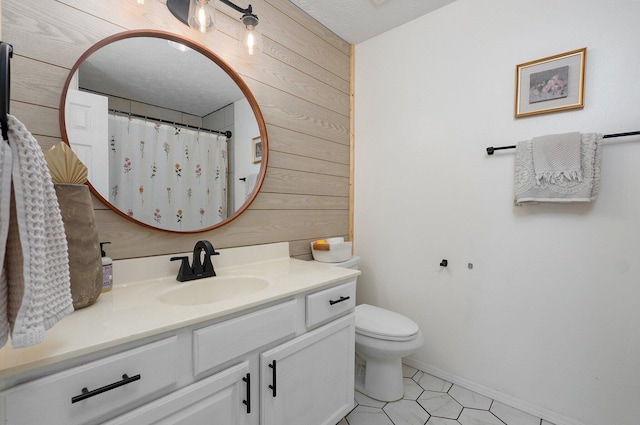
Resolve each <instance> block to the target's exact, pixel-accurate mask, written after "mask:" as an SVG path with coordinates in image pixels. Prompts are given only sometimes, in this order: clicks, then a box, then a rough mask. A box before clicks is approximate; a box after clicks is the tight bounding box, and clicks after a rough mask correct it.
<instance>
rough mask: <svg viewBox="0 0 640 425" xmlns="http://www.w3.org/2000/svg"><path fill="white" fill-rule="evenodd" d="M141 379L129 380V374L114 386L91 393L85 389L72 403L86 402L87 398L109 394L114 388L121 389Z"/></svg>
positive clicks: (110, 385)
mask: <svg viewBox="0 0 640 425" xmlns="http://www.w3.org/2000/svg"><path fill="white" fill-rule="evenodd" d="M139 379H140V375H136V376H132V377H131V378H129V376H127V374H126V373H125V374H124V375H122V381H119V382H114V383H113V384H109V385H105V386H104V387H100V388H98V389H95V390H92V391H89V390H88V389H87V387H84V388H83V389H82V394H80V395H77V396H75V397H71V403H77V402H78V401H82V400H84V399H86V398H89V397H93V396H94V395H98V394H102V393H104V392H107V391H111V390H112V389H114V388H118V387H121V386H123V385H127V384H130V383H131V382H133V381H137V380H139Z"/></svg>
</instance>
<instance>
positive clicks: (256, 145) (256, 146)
mask: <svg viewBox="0 0 640 425" xmlns="http://www.w3.org/2000/svg"><path fill="white" fill-rule="evenodd" d="M251 152H252V155H253V163H254V164H257V163H258V162H260V161H262V139H261V138H260V136H258V137H254V138H253V139H251Z"/></svg>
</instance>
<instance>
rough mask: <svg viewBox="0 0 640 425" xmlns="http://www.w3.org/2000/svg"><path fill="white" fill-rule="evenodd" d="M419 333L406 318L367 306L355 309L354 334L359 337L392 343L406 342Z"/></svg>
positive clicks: (415, 325) (414, 324)
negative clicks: (363, 336)
mask: <svg viewBox="0 0 640 425" xmlns="http://www.w3.org/2000/svg"><path fill="white" fill-rule="evenodd" d="M419 331H420V328H418V325H417V324H416V323H415V322H414V321H413V320H411V319H409V318H408V317H405V316H403V315H401V314H398V313H394V312H393V311H389V310H385V309H383V308H380V307H375V306H372V305H368V304H360V305H359V306H357V307H356V332H357V333H359V334H360V335H365V336H369V337H372V338H378V339H387V340H393V341H407V340H410V339H413V338H415V336H416V335H417V334H418V332H419Z"/></svg>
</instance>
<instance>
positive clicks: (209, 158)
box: [109, 114, 228, 232]
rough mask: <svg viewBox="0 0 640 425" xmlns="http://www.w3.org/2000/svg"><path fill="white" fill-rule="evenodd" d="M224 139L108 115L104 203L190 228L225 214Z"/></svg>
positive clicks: (154, 222) (167, 225) (157, 223)
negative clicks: (107, 177)
mask: <svg viewBox="0 0 640 425" xmlns="http://www.w3.org/2000/svg"><path fill="white" fill-rule="evenodd" d="M226 141H227V138H226V137H225V136H222V135H218V134H215V133H209V132H205V131H199V130H192V129H189V128H185V127H181V126H174V125H171V124H165V123H158V122H154V121H147V120H145V119H140V118H132V117H128V116H120V115H116V114H110V115H109V143H110V151H109V162H110V164H109V174H110V175H109V188H110V193H109V202H111V203H112V204H113V205H115V206H117V207H118V208H120V210H121V211H125V212H126V213H127V214H128V215H129V216H131V217H132V218H134V219H135V220H138V221H140V222H143V223H146V224H149V225H151V226H154V227H161V228H163V229H167V230H173V231H177V232H180V231H183V232H184V231H192V230H198V229H203V228H207V227H211V226H213V225H215V224H217V223H219V222H220V221H222V220H224V219H225V218H226V216H227V213H226V211H227V175H228V169H227V147H226Z"/></svg>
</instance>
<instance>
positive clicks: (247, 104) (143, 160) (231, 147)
mask: <svg viewBox="0 0 640 425" xmlns="http://www.w3.org/2000/svg"><path fill="white" fill-rule="evenodd" d="M60 127H61V131H62V138H63V140H64V141H65V142H67V143H68V144H69V145H70V146H71V148H72V149H73V151H74V152H75V153H76V155H78V157H79V158H80V160H81V161H82V162H83V163H84V164H85V165H86V166H87V168H88V170H89V187H90V189H91V191H92V192H93V193H94V194H95V195H96V196H97V197H98V198H99V199H100V200H101V201H102V202H104V203H105V204H106V205H107V206H109V207H110V208H111V209H112V210H114V211H115V212H117V213H118V214H120V215H121V216H123V217H125V218H127V219H129V220H131V221H133V222H136V223H138V224H141V225H143V226H147V227H151V228H155V229H160V230H166V231H170V232H185V233H194V232H201V231H205V230H210V229H214V228H216V227H219V226H222V225H223V224H225V223H228V222H230V221H231V220H233V219H235V218H236V217H238V216H239V215H240V214H241V213H242V212H243V211H244V210H245V209H247V207H248V206H249V205H250V204H251V202H252V201H253V199H254V198H255V196H256V195H257V193H258V191H259V189H260V186H261V185H262V181H263V179H264V175H265V172H266V167H267V155H268V149H267V133H266V127H265V123H264V119H263V118H262V114H261V112H260V109H259V107H258V104H257V102H256V100H255V98H254V97H253V95H252V94H251V92H250V90H249V88H248V87H247V85H246V84H245V83H244V81H242V79H241V78H240V76H239V75H238V73H236V72H235V71H234V70H233V69H232V68H231V67H230V66H229V65H228V64H226V63H225V62H224V61H223V60H221V59H220V58H219V57H218V56H216V55H215V54H214V53H213V52H211V51H209V50H208V49H206V48H205V47H204V46H202V45H200V44H197V43H195V42H192V41H190V40H187V39H185V38H182V37H180V36H178V35H175V34H170V33H165V32H161V31H128V32H124V33H120V34H116V35H114V36H112V37H109V38H107V39H105V40H102V41H101V42H99V43H97V44H96V45H94V46H93V47H91V48H90V49H89V50H88V51H87V52H85V54H84V55H82V57H81V58H80V59H79V60H78V62H77V63H76V64H75V65H74V67H73V68H72V69H71V73H70V75H69V77H68V78H67V82H66V84H65V88H64V90H63V95H62V98H61V101H60Z"/></svg>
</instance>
